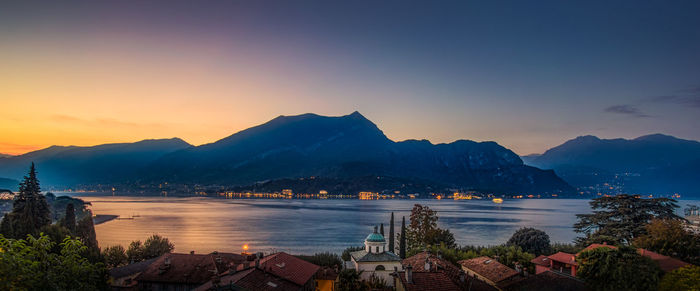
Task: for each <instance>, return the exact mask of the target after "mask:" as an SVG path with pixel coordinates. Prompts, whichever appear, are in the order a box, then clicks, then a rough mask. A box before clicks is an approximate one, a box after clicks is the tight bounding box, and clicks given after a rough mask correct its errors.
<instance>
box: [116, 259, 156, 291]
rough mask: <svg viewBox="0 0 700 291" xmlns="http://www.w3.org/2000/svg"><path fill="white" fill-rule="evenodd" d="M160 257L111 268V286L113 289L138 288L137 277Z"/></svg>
mask: <svg viewBox="0 0 700 291" xmlns="http://www.w3.org/2000/svg"><path fill="white" fill-rule="evenodd" d="M157 259H158V258H153V259H150V260H145V261H143V262H138V263H133V264H129V265H126V266H122V267H117V268H113V269H111V270H109V277H110V280H109V281H110V284H109V285H110V287H111V289H112V290H138V288H137V287H138V286H137V285H138V281H136V280H135V279H136V277H137V276H138V275H140V274H141V273H142V272H143V271H145V270H146V268H147V267H148V266H149V265H150V264H151V263H153V262H155V261H156V260H157Z"/></svg>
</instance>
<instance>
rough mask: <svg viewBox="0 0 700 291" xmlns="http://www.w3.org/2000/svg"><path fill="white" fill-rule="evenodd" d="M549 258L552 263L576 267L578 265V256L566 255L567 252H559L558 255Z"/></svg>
mask: <svg viewBox="0 0 700 291" xmlns="http://www.w3.org/2000/svg"><path fill="white" fill-rule="evenodd" d="M548 258H549V259H550V260H552V261H557V262H560V263H564V264H569V265H575V266H577V265H578V263H577V262H576V256H574V255H572V254H569V253H565V252H558V253H556V254H553V255H551V256H548Z"/></svg>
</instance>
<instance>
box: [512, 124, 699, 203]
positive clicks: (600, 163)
mask: <svg viewBox="0 0 700 291" xmlns="http://www.w3.org/2000/svg"><path fill="white" fill-rule="evenodd" d="M523 160H524V161H525V163H526V164H528V165H531V166H535V167H539V168H542V169H554V170H555V172H556V173H557V174H558V175H560V176H561V177H562V178H564V180H566V181H568V182H569V183H571V184H572V185H575V186H591V185H594V184H596V183H598V184H600V183H605V182H610V181H613V180H614V181H617V182H618V183H620V187H621V189H622V191H625V192H630V193H680V194H685V195H690V196H700V178H699V177H700V142H697V141H692V140H684V139H679V138H676V137H673V136H668V135H663V134H652V135H646V136H641V137H638V138H635V139H621V138H618V139H600V138H598V137H595V136H590V135H588V136H580V137H577V138H575V139H572V140H569V141H567V142H565V143H563V144H562V145H559V146H557V147H554V148H551V149H549V150H547V151H546V152H545V153H543V154H541V155H529V156H524V157H523ZM616 177H617V178H616Z"/></svg>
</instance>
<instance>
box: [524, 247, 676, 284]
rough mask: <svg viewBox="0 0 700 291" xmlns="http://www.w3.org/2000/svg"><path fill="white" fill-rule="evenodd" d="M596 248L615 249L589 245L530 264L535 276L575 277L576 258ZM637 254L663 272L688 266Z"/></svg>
mask: <svg viewBox="0 0 700 291" xmlns="http://www.w3.org/2000/svg"><path fill="white" fill-rule="evenodd" d="M597 248H610V249H617V247H616V246H612V245H608V244H606V243H603V244H591V245H589V246H587V247H586V248H584V249H583V250H581V251H580V252H578V253H577V254H575V255H573V254H569V253H564V252H558V253H556V254H553V255H551V256H544V255H542V256H539V257H537V258H534V259H532V261H530V262H532V263H533V264H535V274H541V273H544V272H548V271H553V272H558V273H562V274H565V275H569V276H572V277H576V271H577V269H578V262H576V257H577V256H578V255H579V254H581V253H582V252H585V251H590V250H593V249H597ZM637 253H639V254H640V255H642V256H645V257H648V258H650V259H652V260H654V261H656V262H657V263H658V264H659V267H660V268H661V270H662V271H664V272H670V271H673V270H675V269H678V268H680V267H683V266H686V265H688V263H686V262H683V261H681V260H679V259H674V258H671V257H669V256H664V255H661V254H658V253H655V252H652V251H649V250H646V249H637Z"/></svg>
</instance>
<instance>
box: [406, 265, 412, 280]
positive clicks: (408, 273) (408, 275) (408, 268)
mask: <svg viewBox="0 0 700 291" xmlns="http://www.w3.org/2000/svg"><path fill="white" fill-rule="evenodd" d="M406 283H408V284H413V267H412V266H411V265H408V266H406Z"/></svg>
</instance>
